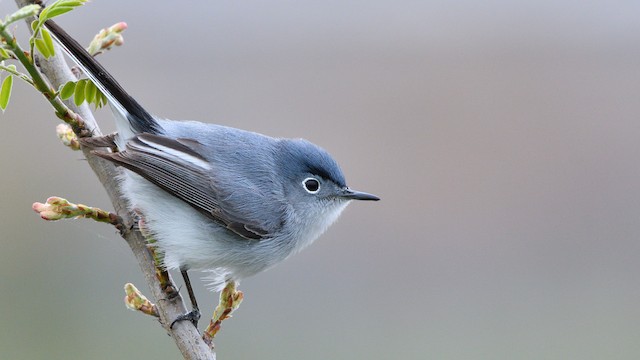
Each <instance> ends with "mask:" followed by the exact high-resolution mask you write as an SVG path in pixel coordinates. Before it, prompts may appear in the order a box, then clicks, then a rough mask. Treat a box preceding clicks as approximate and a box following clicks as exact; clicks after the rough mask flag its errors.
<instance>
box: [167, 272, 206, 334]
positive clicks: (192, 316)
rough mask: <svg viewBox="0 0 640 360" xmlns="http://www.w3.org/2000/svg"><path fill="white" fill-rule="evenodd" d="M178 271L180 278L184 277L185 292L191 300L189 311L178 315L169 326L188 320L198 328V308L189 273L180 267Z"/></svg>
mask: <svg viewBox="0 0 640 360" xmlns="http://www.w3.org/2000/svg"><path fill="white" fill-rule="evenodd" d="M180 273H181V274H182V278H183V279H184V285H185V286H186V287H187V292H188V293H189V300H191V311H190V312H188V313H186V314H183V315H180V316H178V317H177V318H176V319H175V320H173V322H172V323H171V326H170V327H171V328H173V324H175V323H176V322H178V321H183V320H189V321H191V322H192V323H193V326H195V327H196V328H198V320H200V309H199V308H198V301H196V295H195V294H194V293H193V288H192V287H191V280H189V275H188V274H187V270H186V269H180Z"/></svg>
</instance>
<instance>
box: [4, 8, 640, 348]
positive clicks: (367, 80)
mask: <svg viewBox="0 0 640 360" xmlns="http://www.w3.org/2000/svg"><path fill="white" fill-rule="evenodd" d="M150 5H151V2H146V1H145V2H143V1H137V2H133V1H115V0H111V1H103V0H94V1H93V2H92V3H90V4H88V5H87V6H85V7H84V8H82V9H80V10H78V11H76V12H73V13H71V14H68V15H65V16H64V17H63V18H61V19H60V23H61V24H62V25H63V26H64V27H65V28H67V29H68V31H69V32H70V33H71V34H74V35H75V36H76V37H77V38H78V39H79V40H81V42H83V43H88V42H89V40H90V39H91V38H92V36H93V34H94V33H95V32H96V31H97V30H98V29H99V28H101V27H104V26H107V25H110V24H112V23H115V22H117V21H126V22H128V23H129V29H128V30H127V31H126V33H125V38H126V44H125V46H124V47H122V48H118V49H117V50H115V51H112V52H111V53H108V54H106V55H103V56H101V57H100V61H102V62H103V63H104V64H105V65H106V66H107V67H108V68H109V69H110V70H111V71H112V72H113V74H114V75H115V76H116V77H117V78H118V79H120V81H121V83H122V84H123V85H124V86H125V88H127V89H128V90H129V91H130V92H131V93H132V94H133V95H134V96H136V97H137V98H138V99H139V100H140V101H141V103H142V104H144V105H145V106H146V107H147V108H148V109H150V110H151V111H152V112H153V113H155V114H157V115H159V116H163V117H167V118H185V119H199V120H203V121H209V122H216V123H221V124H225V125H230V126H235V127H239V128H243V129H250V130H254V131H259V132H263V133H266V134H269V135H272V136H283V137H305V138H307V139H309V140H311V141H313V142H315V143H317V144H320V145H321V146H323V147H325V148H326V149H328V150H329V151H330V152H331V153H332V154H333V155H334V156H335V157H336V158H337V159H338V160H339V162H340V163H341V165H342V167H343V169H344V171H345V173H346V175H347V179H348V181H349V184H350V185H351V186H352V187H354V188H357V189H361V190H365V191H369V192H372V193H375V194H377V195H379V196H381V197H382V199H383V201H381V202H379V203H357V204H352V205H351V206H350V207H349V208H348V209H347V211H346V212H345V213H344V214H343V216H342V218H341V219H340V221H339V222H338V223H337V224H336V225H334V226H333V227H332V228H331V229H330V230H329V231H328V232H327V233H326V234H325V235H324V236H323V237H322V238H321V239H320V240H319V241H317V242H316V243H315V244H314V245H313V246H312V247H311V248H309V249H307V250H305V251H304V252H302V253H301V254H299V255H297V256H295V257H293V258H291V259H289V260H288V261H286V262H285V263H283V264H281V265H279V266H277V267H276V268H274V269H273V270H270V271H268V272H266V273H263V274H260V275H258V276H255V277H254V278H251V279H247V280H246V281H244V282H243V283H242V285H241V289H242V290H244V292H245V295H246V299H245V302H244V303H243V304H242V307H241V308H240V310H239V311H238V312H237V313H236V315H235V316H234V318H233V319H232V320H231V321H229V322H227V323H225V324H224V327H223V331H222V333H221V334H220V336H219V338H218V339H217V347H218V355H219V358H220V359H283V358H284V359H391V358H407V359H426V358H429V359H637V358H638V357H640V341H639V339H640V305H639V304H640V280H638V272H639V270H640V262H639V261H638V258H639V255H640V242H639V241H638V239H637V238H638V234H640V222H639V221H638V214H639V212H640V190H639V183H640V171H639V169H638V164H637V163H638V158H639V151H640V141H638V137H639V135H640V121H639V119H638V114H640V102H639V101H638V94H640V66H639V65H638V64H639V59H640V15H639V14H640V3H638V2H636V1H591V2H583V1H535V2H534V1H531V2H511V1H483V2H477V1H429V2H427V1H408V0H406V1H374V0H367V1H349V2H345V1H322V2H319V1H315V2H312V1H305V2H300V1H268V2H266V1H209V2H205V1H182V2H176V1H173V2H164V1H156V2H153V5H152V6H150ZM14 9H15V5H14V3H13V2H12V1H8V0H0V10H1V11H0V14H6V13H9V12H12V11H13V10H14ZM20 27H21V28H20V29H19V32H22V31H24V25H22V24H21V25H20ZM99 120H100V121H101V123H102V124H103V127H104V128H105V130H110V129H113V126H112V124H111V119H110V114H109V112H108V111H106V110H103V111H101V112H100V113H99ZM56 124H57V120H56V119H55V118H54V116H53V115H52V112H51V110H50V108H49V107H48V105H47V104H46V102H45V101H44V100H43V99H42V98H41V97H40V96H38V95H37V94H36V93H35V92H34V91H33V90H32V89H29V88H28V87H27V86H26V85H24V84H21V83H16V89H15V93H14V97H13V101H12V103H11V104H10V109H9V110H8V111H7V112H6V113H5V114H3V115H1V118H0V126H2V129H3V131H2V134H3V136H2V146H1V149H2V151H0V164H2V169H3V170H2V171H1V172H0V187H1V194H2V201H1V202H0V231H1V235H0V324H2V325H1V326H0V358H2V359H51V358H60V359H62V358H64V359H88V358H91V359H117V358H128V359H132V358H139V359H172V358H178V357H179V353H178V352H177V350H176V349H175V347H174V345H173V342H172V341H171V340H170V339H169V338H167V337H166V335H164V333H163V331H162V330H161V328H160V327H159V326H158V325H157V324H156V323H155V321H154V320H152V319H151V318H148V317H144V316H142V315H140V314H137V313H133V312H130V311H128V310H126V309H125V307H124V305H123V303H122V298H123V291H122V286H123V284H124V283H126V282H129V281H131V282H134V283H135V284H138V285H139V286H140V287H141V288H142V289H143V290H144V289H145V286H144V281H143V280H142V278H141V276H140V274H139V271H138V269H137V265H136V264H135V262H134V260H133V258H132V256H131V254H130V253H129V250H128V248H127V246H126V245H125V244H124V242H123V241H122V240H121V239H119V238H118V236H116V234H115V233H114V230H113V229H112V228H110V227H108V226H104V225H99V224H95V223H92V222H90V221H66V222H60V223H46V222H44V221H41V220H40V219H39V218H38V216H37V215H36V214H35V213H33V212H32V211H31V209H30V206H31V203H32V202H34V201H43V200H45V199H46V198H47V197H48V196H50V195H59V196H63V197H67V198H69V199H70V200H73V201H76V202H82V203H87V204H91V205H95V206H100V207H104V208H109V203H108V201H107V199H106V197H105V195H104V193H103V191H102V189H101V188H100V186H99V185H98V182H97V181H96V180H95V179H94V177H93V175H92V174H91V172H90V171H89V170H88V168H87V167H86V165H85V164H84V162H83V161H82V159H81V155H80V154H79V153H76V152H71V151H69V150H67V149H66V148H64V147H63V146H62V145H60V143H59V142H58V140H57V139H56V136H55V132H54V127H55V125H56ZM197 278H198V276H197V275H196V277H195V279H194V280H196V281H195V284H196V291H197V294H198V295H199V299H200V301H201V305H202V308H203V309H204V311H205V315H208V313H209V312H210V311H211V310H212V309H213V306H214V302H215V301H216V300H217V295H215V294H213V293H210V292H208V291H207V290H206V288H205V284H204V283H203V282H202V281H199V280H197ZM203 323H204V321H203Z"/></svg>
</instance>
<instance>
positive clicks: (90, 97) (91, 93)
mask: <svg viewBox="0 0 640 360" xmlns="http://www.w3.org/2000/svg"><path fill="white" fill-rule="evenodd" d="M97 92H98V88H97V87H96V86H95V85H94V84H93V82H91V81H87V85H86V86H85V87H84V97H85V99H86V100H87V102H88V103H89V104H91V103H93V102H95V99H96V93H97Z"/></svg>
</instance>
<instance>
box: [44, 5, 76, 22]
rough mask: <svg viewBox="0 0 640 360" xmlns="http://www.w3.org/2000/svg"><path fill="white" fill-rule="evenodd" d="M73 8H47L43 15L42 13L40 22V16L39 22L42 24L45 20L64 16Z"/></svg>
mask: <svg viewBox="0 0 640 360" xmlns="http://www.w3.org/2000/svg"><path fill="white" fill-rule="evenodd" d="M74 8H75V6H62V5H61V6H56V7H49V11H47V12H46V13H44V11H43V12H42V13H44V20H42V17H43V15H42V14H40V22H44V21H46V20H49V19H53V18H54V17H56V16H60V15H62V14H66V13H68V12H69V11H71V10H73V9H74Z"/></svg>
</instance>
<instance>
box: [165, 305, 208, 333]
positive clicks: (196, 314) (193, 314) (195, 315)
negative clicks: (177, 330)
mask: <svg viewBox="0 0 640 360" xmlns="http://www.w3.org/2000/svg"><path fill="white" fill-rule="evenodd" d="M200 316H201V315H200V310H198V309H193V310H191V311H190V312H188V313H186V314H182V315H180V316H178V317H177V318H176V319H175V320H173V322H172V323H171V326H169V328H170V329H173V325H175V323H177V322H178V321H184V320H189V321H191V323H192V324H193V326H195V327H196V328H198V320H200Z"/></svg>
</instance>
